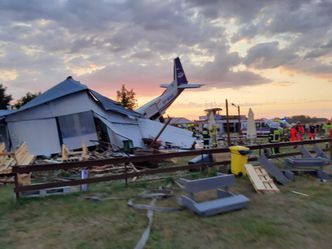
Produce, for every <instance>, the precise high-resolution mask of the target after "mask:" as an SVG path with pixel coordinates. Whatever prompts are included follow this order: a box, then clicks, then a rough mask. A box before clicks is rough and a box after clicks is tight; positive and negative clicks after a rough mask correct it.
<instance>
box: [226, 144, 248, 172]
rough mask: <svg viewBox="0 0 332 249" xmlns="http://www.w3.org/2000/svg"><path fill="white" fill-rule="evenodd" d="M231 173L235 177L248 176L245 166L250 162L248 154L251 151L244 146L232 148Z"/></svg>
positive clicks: (230, 148)
mask: <svg viewBox="0 0 332 249" xmlns="http://www.w3.org/2000/svg"><path fill="white" fill-rule="evenodd" d="M229 150H230V151H231V172H232V174H234V175H246V174H247V172H246V168H245V164H246V163H247V162H248V154H250V153H251V150H250V149H249V148H247V147H244V146H239V145H237V146H231V147H229Z"/></svg>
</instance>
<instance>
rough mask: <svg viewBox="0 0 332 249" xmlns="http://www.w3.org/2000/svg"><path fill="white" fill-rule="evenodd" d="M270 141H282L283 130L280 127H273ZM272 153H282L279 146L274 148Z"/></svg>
mask: <svg viewBox="0 0 332 249" xmlns="http://www.w3.org/2000/svg"><path fill="white" fill-rule="evenodd" d="M269 142H270V143H280V142H281V130H280V129H278V128H272V129H271V130H270V135H269ZM272 153H274V154H278V153H280V150H279V147H275V148H272Z"/></svg>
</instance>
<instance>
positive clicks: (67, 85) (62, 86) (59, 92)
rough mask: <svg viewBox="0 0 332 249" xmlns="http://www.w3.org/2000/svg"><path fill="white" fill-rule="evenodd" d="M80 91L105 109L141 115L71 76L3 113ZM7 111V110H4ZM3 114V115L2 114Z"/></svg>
mask: <svg viewBox="0 0 332 249" xmlns="http://www.w3.org/2000/svg"><path fill="white" fill-rule="evenodd" d="M81 91H89V92H91V93H92V94H93V95H94V96H95V98H96V99H97V100H98V101H99V102H100V104H101V106H102V108H104V109H105V110H106V111H114V112H118V113H121V114H124V115H128V116H134V117H141V116H142V115H141V114H139V113H137V112H135V111H131V110H128V109H126V108H124V107H123V106H121V105H119V104H118V103H117V102H115V101H113V100H111V99H109V98H107V97H105V96H103V95H101V94H100V93H97V92H95V91H93V90H90V89H89V88H88V87H87V86H86V85H83V84H81V83H80V82H79V81H76V80H74V79H73V78H72V77H68V78H67V79H66V80H64V81H62V82H60V83H59V84H57V85H56V86H54V87H52V88H50V89H49V90H47V91H46V92H44V93H43V94H41V95H39V96H38V97H36V98H34V99H33V100H31V101H29V102H28V103H26V104H25V105H23V106H22V107H21V108H20V109H18V110H13V111H10V112H7V113H5V114H4V115H9V114H13V113H17V112H21V111H24V110H27V109H30V108H33V107H36V106H39V105H42V104H45V103H48V102H51V101H53V100H55V99H58V98H61V97H64V96H67V95H70V94H73V93H77V92H81ZM6 111H8V110H6ZM4 115H3V116H4ZM1 116H2V115H1V113H0V118H1Z"/></svg>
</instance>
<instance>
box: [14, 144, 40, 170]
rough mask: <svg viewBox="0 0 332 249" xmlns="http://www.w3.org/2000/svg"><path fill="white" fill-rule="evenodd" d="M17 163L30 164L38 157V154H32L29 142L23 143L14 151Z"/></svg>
mask: <svg viewBox="0 0 332 249" xmlns="http://www.w3.org/2000/svg"><path fill="white" fill-rule="evenodd" d="M14 158H15V160H16V165H29V164H32V163H33V161H34V160H35V159H36V156H34V155H32V154H30V152H29V150H28V145H27V143H25V142H24V143H22V144H21V145H20V147H19V148H18V149H17V150H16V151H15V152H14Z"/></svg>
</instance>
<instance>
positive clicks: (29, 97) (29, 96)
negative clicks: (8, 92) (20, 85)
mask: <svg viewBox="0 0 332 249" xmlns="http://www.w3.org/2000/svg"><path fill="white" fill-rule="evenodd" d="M40 94H41V93H40V92H38V93H31V92H28V93H27V94H25V96H23V97H22V98H20V99H19V100H17V102H16V103H15V105H14V107H15V109H19V108H20V107H21V106H23V105H25V104H26V103H28V102H29V101H31V100H33V99H34V98H36V97H37V96H39V95H40Z"/></svg>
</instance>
